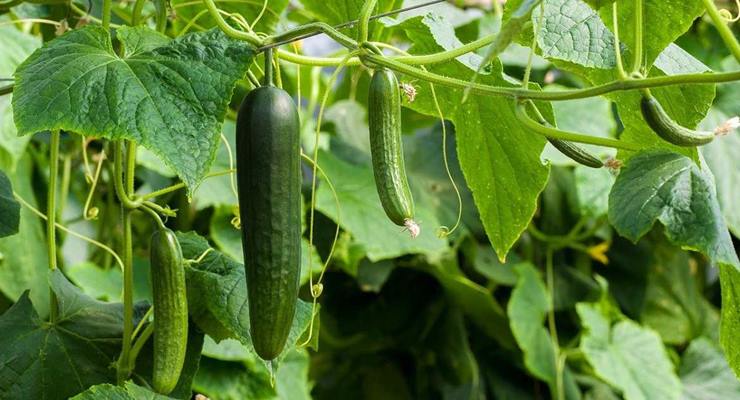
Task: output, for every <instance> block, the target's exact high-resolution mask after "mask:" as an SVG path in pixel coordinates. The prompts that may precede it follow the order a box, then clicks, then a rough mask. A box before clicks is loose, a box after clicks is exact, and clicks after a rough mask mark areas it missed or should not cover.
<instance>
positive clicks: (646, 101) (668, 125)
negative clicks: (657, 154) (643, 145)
mask: <svg viewBox="0 0 740 400" xmlns="http://www.w3.org/2000/svg"><path fill="white" fill-rule="evenodd" d="M640 110H642V117H643V118H644V119H645V122H646V123H647V124H648V126H650V129H652V130H653V132H655V133H657V134H658V136H660V137H661V138H662V139H663V140H665V141H666V142H668V143H672V144H675V145H677V146H700V145H703V144H707V143H709V142H711V141H712V140H714V137H715V136H716V133H715V132H705V131H695V130H691V129H688V128H686V127H683V126H681V125H679V124H678V123H676V121H674V120H673V119H671V117H670V116H669V115H668V114H667V113H666V112H665V110H664V109H663V106H661V105H660V103H659V102H658V100H656V99H655V97H653V96H652V95H651V94H650V93H649V92H647V91H646V92H644V93H643V95H642V99H641V100H640Z"/></svg>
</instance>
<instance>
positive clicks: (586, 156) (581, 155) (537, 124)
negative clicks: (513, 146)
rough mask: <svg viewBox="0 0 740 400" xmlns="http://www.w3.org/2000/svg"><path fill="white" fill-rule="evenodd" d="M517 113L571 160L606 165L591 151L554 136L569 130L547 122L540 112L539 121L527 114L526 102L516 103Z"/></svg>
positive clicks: (592, 166) (524, 122)
mask: <svg viewBox="0 0 740 400" xmlns="http://www.w3.org/2000/svg"><path fill="white" fill-rule="evenodd" d="M515 115H516V119H517V120H518V121H519V122H521V123H522V125H524V126H525V127H526V128H528V129H531V130H533V131H535V132H536V133H538V134H540V135H542V136H544V137H545V138H547V141H548V142H550V144H552V145H553V147H555V148H556V149H558V151H560V152H561V153H563V155H565V156H566V157H568V158H570V159H571V160H573V161H575V162H577V163H579V164H581V165H585V166H587V167H591V168H601V167H603V166H604V163H603V162H602V161H601V160H599V159H598V158H596V157H595V156H593V155H591V154H590V153H589V152H587V151H586V150H584V149H582V148H581V147H580V146H577V145H576V144H574V143H573V142H570V141H568V140H563V139H556V138H554V137H553V136H554V135H562V134H564V133H569V132H564V131H561V130H559V129H557V128H555V127H553V126H552V125H550V123H549V122H547V120H546V119H545V118H544V117H542V116H541V115H539V113H538V121H535V120H533V119H532V118H531V117H530V116H529V115H528V114H527V110H526V105H525V103H519V104H517V105H516V107H515Z"/></svg>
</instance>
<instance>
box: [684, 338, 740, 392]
mask: <svg viewBox="0 0 740 400" xmlns="http://www.w3.org/2000/svg"><path fill="white" fill-rule="evenodd" d="M678 373H679V376H680V377H681V382H682V383H683V393H682V395H681V398H682V399H683V400H724V399H733V398H738V397H740V382H738V380H737V377H735V375H734V374H733V373H732V370H731V369H730V366H729V365H727V361H726V360H725V358H724V356H723V355H722V352H721V351H720V350H719V349H717V348H716V347H715V345H714V344H713V343H712V342H711V341H710V340H708V339H706V338H699V339H696V340H694V341H692V342H691V344H690V345H689V347H688V348H687V349H686V351H685V352H684V353H683V357H682V358H681V367H680V368H679V372H678Z"/></svg>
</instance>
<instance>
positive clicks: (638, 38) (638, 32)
mask: <svg viewBox="0 0 740 400" xmlns="http://www.w3.org/2000/svg"><path fill="white" fill-rule="evenodd" d="M634 1H635V51H634V58H633V60H632V73H633V74H634V73H637V72H640V68H641V67H642V24H643V18H642V13H643V9H642V7H643V4H642V0H634ZM615 4H616V2H615Z"/></svg>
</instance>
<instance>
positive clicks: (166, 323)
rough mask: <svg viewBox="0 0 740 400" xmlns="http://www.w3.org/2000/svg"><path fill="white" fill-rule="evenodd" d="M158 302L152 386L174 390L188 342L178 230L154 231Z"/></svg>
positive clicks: (153, 262) (153, 266)
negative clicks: (176, 232) (176, 233)
mask: <svg viewBox="0 0 740 400" xmlns="http://www.w3.org/2000/svg"><path fill="white" fill-rule="evenodd" d="M149 255H150V262H151V267H150V269H151V279H152V302H153V305H154V361H153V362H154V365H153V367H152V386H153V387H154V390H155V391H157V392H158V393H162V394H167V393H170V392H171V391H172V390H173V389H174V388H175V386H176V385H177V381H178V380H179V379H180V372H181V371H182V366H183V363H184V362H185V352H186V350H187V343H188V300H187V296H186V293H185V269H184V265H183V257H182V250H181V249H180V243H179V242H178V241H177V237H176V236H175V233H174V232H172V231H171V230H169V229H167V228H158V229H157V230H155V231H154V234H153V235H152V240H151V248H150V254H149Z"/></svg>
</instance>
